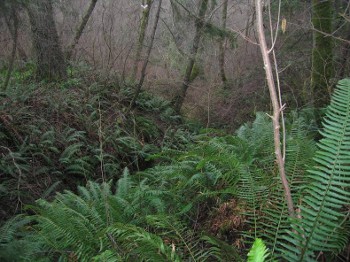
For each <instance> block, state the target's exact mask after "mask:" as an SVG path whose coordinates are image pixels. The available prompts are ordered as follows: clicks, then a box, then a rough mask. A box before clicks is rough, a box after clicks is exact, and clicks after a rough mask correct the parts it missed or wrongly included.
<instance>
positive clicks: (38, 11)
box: [27, 0, 67, 81]
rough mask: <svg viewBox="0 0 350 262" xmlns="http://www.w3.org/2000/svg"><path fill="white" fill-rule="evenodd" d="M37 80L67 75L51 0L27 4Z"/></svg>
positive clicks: (50, 79) (56, 78)
mask: <svg viewBox="0 0 350 262" xmlns="http://www.w3.org/2000/svg"><path fill="white" fill-rule="evenodd" d="M27 10H28V15H29V20H30V25H31V31H32V41H33V47H34V51H35V54H36V62H37V70H36V77H37V79H38V80H43V79H46V80H49V81H53V80H59V79H63V78H65V77H66V76H67V72H66V63H65V60H64V56H63V52H62V49H61V45H60V43H59V38H58V33H57V29H56V25H55V20H54V16H53V8H52V2H51V0H32V1H30V3H29V4H28V6H27Z"/></svg>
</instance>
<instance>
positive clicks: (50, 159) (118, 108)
mask: <svg viewBox="0 0 350 262" xmlns="http://www.w3.org/2000/svg"><path fill="white" fill-rule="evenodd" d="M28 70H29V69H28ZM18 75H19V76H21V77H17V74H14V81H13V83H12V85H11V86H10V87H9V88H8V89H7V91H6V92H2V93H1V94H0V155H1V157H0V174H1V175H0V196H1V202H0V221H3V220H4V219H5V218H8V217H9V216H11V215H13V214H15V213H17V212H18V211H20V210H21V208H22V207H23V205H24V204H28V203H32V202H33V201H34V200H36V199H38V198H40V197H42V198H48V197H51V196H52V195H53V193H54V192H55V191H57V190H62V189H71V190H75V188H76V186H77V185H85V184H86V182H87V181H88V180H95V181H101V182H102V181H107V180H109V179H118V178H119V176H120V174H121V171H122V170H123V169H124V168H125V167H128V168H129V169H130V170H131V171H136V170H143V169H145V168H147V167H149V166H150V165H151V163H150V161H148V158H149V156H151V155H153V154H154V153H157V152H159V150H160V149H161V148H163V147H169V148H178V147H182V146H185V143H186V142H187V141H189V140H190V137H191V132H190V131H188V128H187V127H186V125H182V124H181V121H182V120H181V118H180V117H179V116H178V115H176V114H175V113H174V111H173V110H172V109H171V107H170V105H169V103H167V102H165V101H163V100H161V99H159V98H157V97H153V96H150V95H148V94H147V93H141V95H140V97H139V99H138V100H137V106H136V108H135V110H133V111H131V112H128V110H127V108H128V106H129V103H130V100H131V98H132V89H131V88H130V87H127V86H125V85H122V84H118V83H116V82H115V83H113V82H110V83H107V84H106V82H105V81H104V80H103V79H102V80H101V79H99V78H98V77H96V76H94V75H86V76H85V77H82V76H81V75H80V74H78V73H75V74H74V75H72V77H71V78H70V79H68V80H66V81H64V82H61V83H51V84H46V83H44V82H41V83H35V82H32V81H31V80H30V78H27V77H25V78H23V74H18ZM24 75H25V74H24Z"/></svg>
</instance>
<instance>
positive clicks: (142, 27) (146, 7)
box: [131, 0, 153, 79]
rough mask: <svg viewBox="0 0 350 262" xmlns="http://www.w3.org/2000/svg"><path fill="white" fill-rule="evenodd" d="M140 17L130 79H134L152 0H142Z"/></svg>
mask: <svg viewBox="0 0 350 262" xmlns="http://www.w3.org/2000/svg"><path fill="white" fill-rule="evenodd" d="M142 2H143V3H142V5H141V6H142V8H143V10H142V17H141V23H140V31H139V38H138V41H137V46H136V54H135V63H134V67H133V69H132V76H131V77H132V79H136V75H137V69H138V65H139V61H140V60H141V59H140V57H141V52H142V48H143V43H144V41H145V36H146V31H147V26H148V20H149V14H150V10H151V6H152V3H153V0H146V1H142Z"/></svg>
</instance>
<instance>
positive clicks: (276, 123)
mask: <svg viewBox="0 0 350 262" xmlns="http://www.w3.org/2000/svg"><path fill="white" fill-rule="evenodd" d="M261 2H262V1H261V0H255V8H256V16H257V21H256V27H257V32H258V39H259V44H260V50H261V55H262V58H263V61H264V69H265V73H266V80H267V85H268V88H269V92H270V99H271V103H272V107H273V116H272V123H273V133H274V145H275V155H276V162H277V165H278V169H279V174H280V178H281V181H282V185H283V189H284V195H285V199H286V202H287V206H288V212H289V215H290V216H291V217H294V213H295V211H294V204H293V199H292V195H291V192H290V187H289V183H288V180H287V176H286V172H285V165H284V164H285V163H284V160H283V156H282V152H281V145H280V143H281V138H280V117H281V113H282V111H283V107H281V106H280V102H279V97H278V95H277V92H276V86H275V80H274V75H273V70H272V63H271V60H270V57H269V52H268V50H269V49H268V47H267V43H266V38H265V31H264V26H263V15H262V3H261ZM276 78H278V75H276Z"/></svg>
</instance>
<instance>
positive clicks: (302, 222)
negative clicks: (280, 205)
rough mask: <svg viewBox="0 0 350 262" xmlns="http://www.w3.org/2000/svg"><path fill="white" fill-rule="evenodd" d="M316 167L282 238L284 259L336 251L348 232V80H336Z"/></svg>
mask: <svg viewBox="0 0 350 262" xmlns="http://www.w3.org/2000/svg"><path fill="white" fill-rule="evenodd" d="M323 126H324V129H323V131H322V132H321V133H322V135H323V137H324V138H323V139H322V140H321V141H320V142H319V143H318V146H319V148H320V149H319V151H318V152H317V153H316V156H315V162H316V166H315V167H314V168H313V169H312V170H310V171H309V176H308V179H309V181H310V183H309V184H308V186H307V187H306V189H305V191H304V194H303V197H302V198H301V205H300V207H299V208H300V213H299V215H298V216H299V217H300V218H298V219H295V220H294V221H293V223H292V229H293V230H292V231H289V232H288V235H287V236H285V240H286V241H287V242H288V243H287V244H285V245H284V246H285V250H284V252H283V254H284V257H285V259H286V260H288V261H314V260H315V253H316V252H323V253H325V252H328V253H339V252H340V251H341V250H342V249H343V248H344V247H345V245H346V243H347V240H348V237H349V234H348V232H347V231H346V230H345V228H344V227H345V226H346V225H345V221H346V214H345V212H344V207H345V206H346V205H349V203H350V193H349V188H350V186H349V185H350V183H349V182H350V167H349V166H350V153H349V145H350V79H345V80H342V81H340V82H339V84H338V85H337V88H336V90H335V93H334V94H333V96H332V100H331V104H330V105H329V107H328V108H327V113H326V116H325V118H324V121H323Z"/></svg>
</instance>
